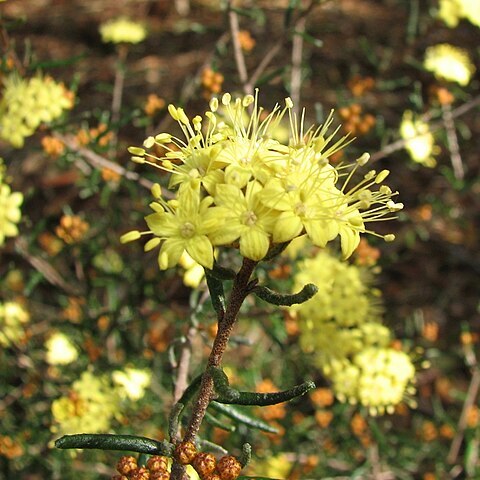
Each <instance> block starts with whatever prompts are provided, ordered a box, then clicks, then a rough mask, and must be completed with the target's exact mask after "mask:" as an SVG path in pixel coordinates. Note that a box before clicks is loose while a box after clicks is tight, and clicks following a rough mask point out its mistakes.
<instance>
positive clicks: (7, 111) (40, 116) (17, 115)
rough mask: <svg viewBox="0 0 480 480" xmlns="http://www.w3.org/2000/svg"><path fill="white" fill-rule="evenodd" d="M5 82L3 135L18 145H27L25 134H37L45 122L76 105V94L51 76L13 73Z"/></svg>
mask: <svg viewBox="0 0 480 480" xmlns="http://www.w3.org/2000/svg"><path fill="white" fill-rule="evenodd" d="M4 83H5V86H4V88H3V98H2V100H1V102H0V138H1V139H2V140H4V141H6V142H8V143H10V144H11V145H12V146H13V147H15V148H21V147H23V144H24V142H25V137H28V136H30V135H33V133H34V132H35V130H36V129H37V128H38V127H39V125H40V124H41V123H43V122H46V123H48V122H51V121H53V120H55V119H56V118H58V117H60V115H61V114H62V113H63V111H64V110H66V109H70V108H72V106H73V98H72V96H73V94H72V93H71V92H69V91H68V90H67V89H66V88H65V86H64V85H63V84H62V83H56V82H55V81H54V80H53V79H52V78H51V77H48V76H45V77H44V76H42V75H36V76H35V77H33V78H30V79H23V78H20V77H19V76H18V75H16V74H11V75H9V76H8V77H7V78H6V80H5V82H4Z"/></svg>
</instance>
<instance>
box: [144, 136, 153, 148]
mask: <svg viewBox="0 0 480 480" xmlns="http://www.w3.org/2000/svg"><path fill="white" fill-rule="evenodd" d="M154 145H155V138H153V137H151V136H150V137H147V138H146V139H145V140H144V141H143V146H144V147H145V148H152V147H153V146H154Z"/></svg>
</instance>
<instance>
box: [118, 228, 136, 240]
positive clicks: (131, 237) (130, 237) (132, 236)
mask: <svg viewBox="0 0 480 480" xmlns="http://www.w3.org/2000/svg"><path fill="white" fill-rule="evenodd" d="M139 238H140V232H139V231H138V230H132V231H131V232H127V233H124V234H123V235H122V236H121V237H120V243H128V242H133V241H134V240H138V239H139Z"/></svg>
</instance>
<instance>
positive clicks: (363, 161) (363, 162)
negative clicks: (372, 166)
mask: <svg viewBox="0 0 480 480" xmlns="http://www.w3.org/2000/svg"><path fill="white" fill-rule="evenodd" d="M369 160H370V154H369V153H368V152H365V153H362V155H360V156H359V157H358V158H357V163H358V165H360V166H361V167H363V166H364V165H366V164H367V163H368V161H369Z"/></svg>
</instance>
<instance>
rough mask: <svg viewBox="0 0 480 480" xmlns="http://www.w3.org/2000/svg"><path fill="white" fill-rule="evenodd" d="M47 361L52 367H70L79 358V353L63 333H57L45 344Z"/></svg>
mask: <svg viewBox="0 0 480 480" xmlns="http://www.w3.org/2000/svg"><path fill="white" fill-rule="evenodd" d="M45 347H46V349H47V354H46V360H47V363H49V364H50V365H68V364H69V363H72V362H74V361H75V360H76V359H77V358H78V351H77V349H76V348H75V346H74V345H73V343H72V342H71V341H70V339H69V338H68V337H67V336H66V335H65V334H64V333H61V332H55V333H54V334H53V335H51V336H50V338H49V339H48V340H47V341H46V342H45Z"/></svg>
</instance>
